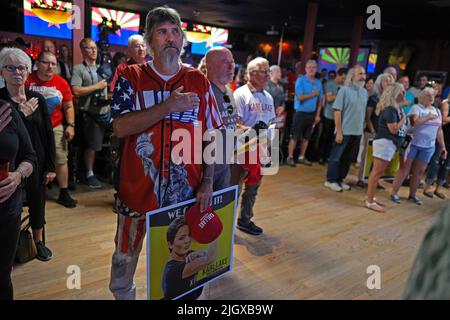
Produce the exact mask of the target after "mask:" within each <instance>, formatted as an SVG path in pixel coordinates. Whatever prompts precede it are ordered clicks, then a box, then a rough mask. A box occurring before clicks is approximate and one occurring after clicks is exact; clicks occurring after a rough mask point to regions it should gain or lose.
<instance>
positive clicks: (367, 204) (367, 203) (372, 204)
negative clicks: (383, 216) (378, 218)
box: [365, 200, 384, 212]
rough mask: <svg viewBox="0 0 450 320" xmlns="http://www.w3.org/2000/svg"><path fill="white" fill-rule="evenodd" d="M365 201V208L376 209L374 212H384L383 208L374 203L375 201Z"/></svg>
mask: <svg viewBox="0 0 450 320" xmlns="http://www.w3.org/2000/svg"><path fill="white" fill-rule="evenodd" d="M365 202H366V203H365V207H366V208H367V209H370V210H373V211H376V212H384V208H383V207H382V206H380V205H379V204H378V203H376V202H372V203H370V202H369V201H367V200H366V201H365Z"/></svg>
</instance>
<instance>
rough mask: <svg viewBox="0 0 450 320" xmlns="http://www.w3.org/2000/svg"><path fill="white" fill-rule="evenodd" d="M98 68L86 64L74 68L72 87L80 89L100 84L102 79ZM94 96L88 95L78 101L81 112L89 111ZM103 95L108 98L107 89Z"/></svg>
mask: <svg viewBox="0 0 450 320" xmlns="http://www.w3.org/2000/svg"><path fill="white" fill-rule="evenodd" d="M97 68H98V66H96V65H93V66H88V65H85V64H84V63H80V64H77V65H75V66H74V67H73V72H72V79H71V80H70V84H71V85H72V86H79V87H89V86H92V85H93V84H96V83H98V82H100V81H101V80H102V79H101V78H100V77H99V75H98V74H97ZM92 95H93V93H92V94H88V95H85V96H80V97H79V100H78V107H79V108H80V109H81V110H88V109H89V106H90V105H91V98H92ZM103 95H104V96H105V97H107V96H108V89H107V88H105V89H104V91H103Z"/></svg>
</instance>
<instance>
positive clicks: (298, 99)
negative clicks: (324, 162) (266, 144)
mask: <svg viewBox="0 0 450 320" xmlns="http://www.w3.org/2000/svg"><path fill="white" fill-rule="evenodd" d="M305 70H306V75H304V76H299V77H298V79H297V81H296V83H295V98H294V109H295V114H294V119H293V121H292V128H291V140H290V141H289V146H288V153H289V156H288V158H287V163H288V164H289V165H290V166H292V167H295V161H294V150H295V147H296V146H297V142H299V141H300V143H301V146H300V156H299V158H298V162H299V163H301V164H304V165H307V166H311V165H312V163H311V162H309V161H308V160H307V159H305V152H306V149H307V148H308V142H309V139H310V138H311V134H312V131H313V129H314V127H315V125H316V124H318V123H319V121H320V111H321V109H322V106H323V99H322V98H323V94H322V83H321V82H320V80H318V79H316V78H315V75H316V71H317V63H316V61H314V60H309V61H308V62H307V63H306V68H305Z"/></svg>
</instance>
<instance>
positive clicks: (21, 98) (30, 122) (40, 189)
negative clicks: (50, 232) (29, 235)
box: [0, 48, 56, 261]
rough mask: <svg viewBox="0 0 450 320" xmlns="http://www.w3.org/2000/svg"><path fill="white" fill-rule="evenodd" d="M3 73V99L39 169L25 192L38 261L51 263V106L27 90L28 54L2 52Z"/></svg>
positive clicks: (29, 67) (39, 96)
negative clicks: (46, 237) (47, 238)
mask: <svg viewBox="0 0 450 320" xmlns="http://www.w3.org/2000/svg"><path fill="white" fill-rule="evenodd" d="M0 71H1V75H2V77H3V78H4V79H5V84H6V86H5V87H4V88H2V89H0V99H3V100H5V101H7V102H9V104H10V105H11V107H12V108H13V109H15V110H17V111H18V112H19V114H20V117H21V118H22V121H23V122H24V124H25V127H26V128H27V131H28V134H29V136H30V138H31V144H32V146H33V148H34V150H35V151H36V155H37V166H36V169H35V170H34V171H33V174H32V175H31V176H30V178H29V179H28V183H27V186H26V188H25V191H26V200H27V205H28V208H29V213H30V224H31V228H32V230H33V239H34V241H35V243H36V249H37V252H38V256H37V258H38V259H39V260H41V261H48V260H50V259H51V258H52V252H51V251H50V249H48V248H47V247H46V246H45V244H44V243H43V241H42V240H43V238H42V231H43V227H44V224H45V200H46V194H45V190H46V185H47V184H48V183H49V182H51V181H52V180H53V179H54V178H55V177H56V173H55V154H56V151H55V139H54V135H53V129H52V124H51V121H50V116H49V113H48V110H47V104H46V102H45V98H44V97H43V96H42V95H41V94H39V93H36V92H33V91H30V90H28V89H26V88H25V80H26V79H27V77H28V75H29V74H30V72H31V59H30V57H28V55H27V54H26V53H25V52H23V51H22V50H20V49H17V48H4V49H3V50H2V51H1V52H0Z"/></svg>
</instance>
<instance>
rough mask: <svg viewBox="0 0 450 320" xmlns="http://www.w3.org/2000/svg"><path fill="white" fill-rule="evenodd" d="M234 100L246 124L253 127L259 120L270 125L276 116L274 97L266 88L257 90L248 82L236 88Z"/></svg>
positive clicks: (243, 122)
mask: <svg viewBox="0 0 450 320" xmlns="http://www.w3.org/2000/svg"><path fill="white" fill-rule="evenodd" d="M234 100H235V101H236V108H237V111H238V112H237V113H238V115H239V117H240V118H241V119H242V124H243V125H244V126H248V127H253V126H254V125H255V124H256V123H257V122H258V121H262V122H264V123H265V124H267V125H268V124H269V122H270V121H271V120H272V119H274V118H275V107H274V104H273V98H272V96H271V95H270V93H268V92H267V91H266V90H263V91H256V90H254V89H253V88H250V87H249V85H248V84H246V85H244V86H242V87H239V88H238V89H236V91H235V92H234Z"/></svg>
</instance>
